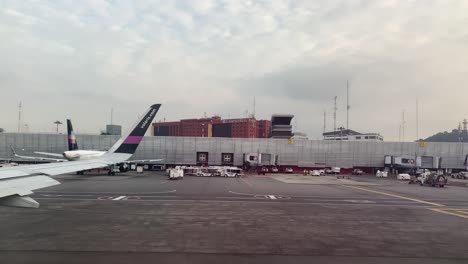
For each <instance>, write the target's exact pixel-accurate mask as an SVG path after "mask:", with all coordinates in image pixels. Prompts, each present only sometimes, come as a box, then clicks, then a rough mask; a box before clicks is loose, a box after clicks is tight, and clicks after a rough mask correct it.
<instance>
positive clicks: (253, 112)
mask: <svg viewBox="0 0 468 264" xmlns="http://www.w3.org/2000/svg"><path fill="white" fill-rule="evenodd" d="M253 118H255V96H254V97H253Z"/></svg>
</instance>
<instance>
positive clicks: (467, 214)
mask: <svg viewBox="0 0 468 264" xmlns="http://www.w3.org/2000/svg"><path fill="white" fill-rule="evenodd" d="M431 210H432V211H435V212H439V213H443V214H448V215H455V216H458V217H461V218H467V219H468V211H463V210H467V209H439V208H431Z"/></svg>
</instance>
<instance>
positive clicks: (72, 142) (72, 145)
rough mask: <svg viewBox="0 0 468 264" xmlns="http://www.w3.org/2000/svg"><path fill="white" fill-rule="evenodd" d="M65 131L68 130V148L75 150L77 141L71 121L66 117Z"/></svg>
mask: <svg viewBox="0 0 468 264" xmlns="http://www.w3.org/2000/svg"><path fill="white" fill-rule="evenodd" d="M67 132H68V150H77V149H78V143H77V142H76V136H75V131H73V126H72V122H71V120H70V119H67Z"/></svg>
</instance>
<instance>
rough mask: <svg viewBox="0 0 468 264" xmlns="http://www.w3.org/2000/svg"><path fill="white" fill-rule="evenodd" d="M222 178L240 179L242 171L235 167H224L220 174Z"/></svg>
mask: <svg viewBox="0 0 468 264" xmlns="http://www.w3.org/2000/svg"><path fill="white" fill-rule="evenodd" d="M221 175H222V176H223V177H240V176H242V170H241V169H239V168H237V167H225V168H223V171H222V173H221Z"/></svg>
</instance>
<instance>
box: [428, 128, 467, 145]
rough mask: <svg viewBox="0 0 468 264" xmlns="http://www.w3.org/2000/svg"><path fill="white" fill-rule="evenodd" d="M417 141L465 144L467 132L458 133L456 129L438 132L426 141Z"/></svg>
mask: <svg viewBox="0 0 468 264" xmlns="http://www.w3.org/2000/svg"><path fill="white" fill-rule="evenodd" d="M419 141H425V142H459V141H461V142H466V143H468V131H461V133H460V131H459V130H458V129H454V130H452V132H447V131H445V132H440V133H437V134H435V135H433V136H430V137H428V138H426V139H420V140H419Z"/></svg>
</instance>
